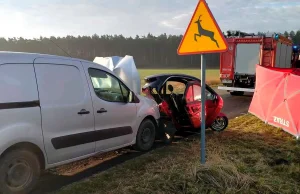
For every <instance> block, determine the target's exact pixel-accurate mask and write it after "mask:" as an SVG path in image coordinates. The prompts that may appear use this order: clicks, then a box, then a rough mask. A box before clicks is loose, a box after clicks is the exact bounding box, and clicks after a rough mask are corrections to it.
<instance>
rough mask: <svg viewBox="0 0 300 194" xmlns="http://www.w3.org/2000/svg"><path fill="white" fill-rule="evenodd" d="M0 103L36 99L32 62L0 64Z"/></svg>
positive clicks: (36, 92)
mask: <svg viewBox="0 0 300 194" xmlns="http://www.w3.org/2000/svg"><path fill="white" fill-rule="evenodd" d="M0 91H1V95H0V103H9V102H30V101H36V100H38V91H37V85H36V80H35V74H34V68H33V64H6V65H0Z"/></svg>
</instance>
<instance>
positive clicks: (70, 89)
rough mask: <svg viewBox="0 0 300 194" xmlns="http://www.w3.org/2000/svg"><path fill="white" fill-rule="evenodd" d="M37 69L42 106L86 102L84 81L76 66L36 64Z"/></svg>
mask: <svg viewBox="0 0 300 194" xmlns="http://www.w3.org/2000/svg"><path fill="white" fill-rule="evenodd" d="M35 68H36V74H37V79H38V83H39V94H40V99H41V105H43V106H54V107H57V106H67V105H73V104H78V103H81V102H82V101H83V100H84V97H85V90H84V84H83V79H82V77H81V74H80V70H79V69H78V68H77V67H76V66H71V65H54V64H36V65H35Z"/></svg>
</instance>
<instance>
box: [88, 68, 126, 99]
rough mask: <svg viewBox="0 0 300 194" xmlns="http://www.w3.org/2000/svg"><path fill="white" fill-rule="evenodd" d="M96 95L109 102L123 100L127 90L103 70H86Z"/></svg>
mask: <svg viewBox="0 0 300 194" xmlns="http://www.w3.org/2000/svg"><path fill="white" fill-rule="evenodd" d="M88 72H89V75H90V78H91V81H92V83H93V87H94V91H95V93H96V95H97V96H98V97H99V98H101V99H102V100H105V101H109V102H124V101H125V99H126V98H127V97H128V95H129V90H128V89H127V88H126V87H125V86H124V85H123V84H122V83H120V81H119V80H118V79H117V78H115V77H114V76H112V75H110V74H109V73H107V72H105V71H101V70H98V69H92V68H90V69H89V70H88Z"/></svg>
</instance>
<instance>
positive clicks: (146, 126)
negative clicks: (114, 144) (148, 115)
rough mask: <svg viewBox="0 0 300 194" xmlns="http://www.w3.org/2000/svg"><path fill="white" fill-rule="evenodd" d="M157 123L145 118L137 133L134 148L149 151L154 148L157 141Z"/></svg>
mask: <svg viewBox="0 0 300 194" xmlns="http://www.w3.org/2000/svg"><path fill="white" fill-rule="evenodd" d="M155 131H156V127H155V124H154V123H153V122H152V121H151V120H150V119H146V120H144V121H143V122H142V123H141V125H140V127H139V130H138V132H137V135H136V144H135V145H134V149H136V150H138V151H148V150H150V149H151V148H152V146H153V144H154V141H155Z"/></svg>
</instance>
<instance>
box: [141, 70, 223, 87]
mask: <svg viewBox="0 0 300 194" xmlns="http://www.w3.org/2000/svg"><path fill="white" fill-rule="evenodd" d="M138 71H139V74H140V77H141V79H142V84H144V81H143V79H144V77H146V76H149V75H154V74H161V73H180V74H187V75H191V76H194V77H197V78H200V74H201V70H200V68H199V69H139V70H138ZM219 75H220V70H219V69H208V70H206V83H207V84H209V85H217V84H219V83H220V78H219Z"/></svg>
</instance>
